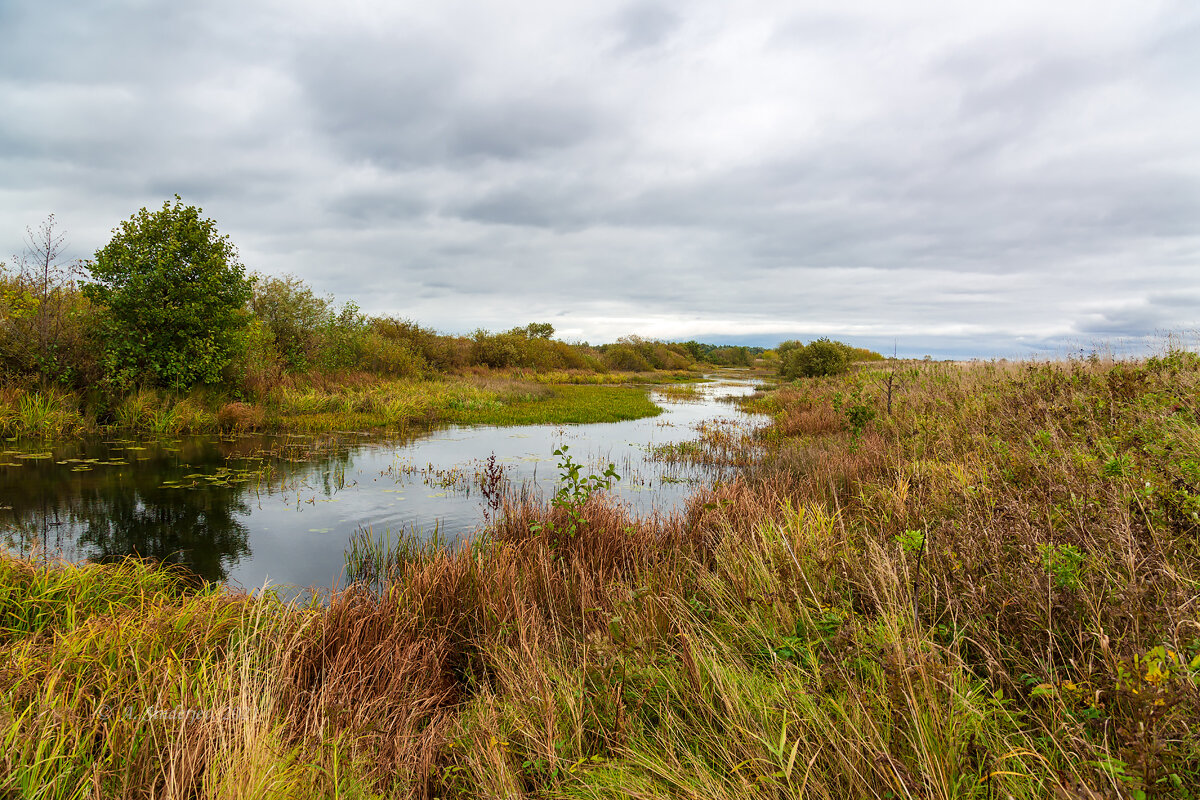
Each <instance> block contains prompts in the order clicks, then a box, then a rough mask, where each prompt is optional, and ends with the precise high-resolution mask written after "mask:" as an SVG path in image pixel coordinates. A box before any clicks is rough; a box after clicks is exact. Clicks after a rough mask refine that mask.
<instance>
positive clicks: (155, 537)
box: [0, 380, 762, 588]
mask: <svg viewBox="0 0 1200 800" xmlns="http://www.w3.org/2000/svg"><path fill="white" fill-rule="evenodd" d="M697 389H698V392H697V395H696V396H695V397H694V398H689V399H687V400H677V399H671V398H670V397H668V396H666V395H664V394H663V393H661V392H652V395H653V397H654V400H655V402H656V403H658V404H659V405H660V406H661V407H662V408H663V409H664V411H663V413H662V414H661V415H659V416H657V417H649V418H646V419H641V420H633V421H630V422H618V423H601V424H593V425H561V426H554V425H531V426H520V427H510V428H498V427H487V426H476V427H460V426H450V427H443V428H437V429H432V430H423V431H418V432H412V431H409V432H408V434H407V435H406V436H404V437H396V436H383V437H381V436H377V435H364V434H355V433H339V434H331V435H315V436H314V435H304V436H244V437H218V436H193V437H184V438H180V439H171V440H154V441H130V440H123V439H115V438H108V439H104V440H99V439H98V440H94V441H82V442H69V443H63V444H54V445H44V444H40V443H31V442H10V443H8V445H7V447H5V448H4V450H3V453H2V454H0V545H3V546H4V547H6V548H8V549H9V550H12V551H16V552H20V553H24V554H28V553H32V552H44V553H48V554H52V555H61V556H63V557H66V558H68V559H72V560H85V559H93V560H106V559H112V558H119V557H121V556H124V555H126V554H130V553H136V554H139V555H142V556H145V557H149V558H155V559H160V560H164V561H170V562H176V563H180V564H183V565H185V566H187V567H188V568H189V569H191V570H192V571H193V572H195V573H196V574H198V575H199V576H201V577H203V578H205V579H207V580H211V581H223V582H226V583H228V584H230V585H233V586H241V587H245V588H257V587H261V586H263V585H264V584H267V583H270V584H273V585H281V584H282V585H286V586H295V587H304V586H329V585H330V584H332V583H335V582H337V581H339V580H340V578H341V572H342V565H343V555H344V551H345V548H346V544H347V541H348V539H349V537H350V536H351V535H352V534H353V533H354V532H355V531H357V530H360V529H362V528H368V527H369V528H370V529H371V530H373V531H376V532H381V531H385V530H386V531H391V532H393V533H397V532H401V531H403V532H415V533H416V534H417V535H423V536H427V535H430V534H431V533H432V532H434V531H435V530H436V531H437V534H438V535H439V537H441V538H442V539H443V540H446V541H454V540H456V539H460V538H462V537H465V536H470V535H472V534H473V533H475V532H477V531H478V530H479V529H480V528H481V526H483V525H484V524H485V512H486V510H487V503H486V498H485V496H484V495H483V493H482V492H481V491H480V480H481V478H482V477H483V475H484V474H485V473H486V471H487V469H488V464H487V460H488V458H489V456H491V455H492V454H495V465H496V467H498V468H499V469H500V470H502V472H503V475H504V479H505V483H506V484H507V486H508V488H509V490H510V491H514V492H515V491H525V492H531V493H533V494H534V495H535V496H538V497H542V498H549V497H550V496H552V495H553V493H554V491H555V490H556V488H557V483H558V460H559V459H558V457H557V456H554V455H553V451H554V450H555V449H557V448H559V447H561V446H563V445H566V446H567V447H568V448H569V451H568V452H569V453H570V455H571V456H572V457H573V458H574V459H575V461H577V462H580V463H582V464H584V465H585V468H586V469H587V471H589V472H590V471H594V472H602V471H603V469H604V468H605V467H606V466H607V465H608V464H609V463H610V462H611V463H613V464H614V465H615V466H616V471H617V473H618V474H619V475H620V476H621V480H620V481H619V482H618V483H617V484H616V485H615V486H614V487H613V489H612V490H611V492H612V494H613V495H614V496H615V497H616V499H617V500H618V501H619V502H622V503H625V504H627V505H629V506H630V507H631V509H632V510H633V511H634V512H636V513H638V514H649V513H654V512H656V511H661V512H670V511H672V510H674V509H676V508H678V507H680V506H681V505H682V504H683V503H684V502H685V501H686V499H687V497H688V496H690V495H691V494H692V493H693V492H694V491H695V490H696V488H697V487H699V486H701V485H703V484H709V483H712V482H713V481H714V480H718V479H720V478H721V477H722V476H721V475H720V474H718V473H716V472H714V471H712V470H711V469H709V468H704V467H700V466H696V465H694V464H690V463H688V462H686V461H684V462H679V461H673V460H671V459H669V458H668V459H664V458H663V457H662V455H663V453H664V452H667V453H669V452H670V451H671V449H672V448H673V447H674V446H677V445H678V444H679V443H683V442H690V441H694V440H696V439H697V438H698V437H699V436H700V435H701V431H702V430H704V429H707V430H709V431H710V432H712V431H713V430H719V431H721V432H722V433H723V434H728V435H733V436H736V435H737V434H738V433H739V432H742V431H746V430H748V429H749V428H751V427H753V426H754V425H756V424H759V423H761V421H762V420H760V419H758V418H755V417H752V416H750V415H747V414H744V413H742V412H741V411H739V410H738V409H737V407H736V406H733V405H731V404H730V403H728V402H726V400H725V399H726V398H728V397H730V396H735V395H744V394H748V393H750V392H752V391H753V385H752V384H751V382H750V381H745V380H720V381H714V382H711V383H706V384H702V385H700V386H698V387H697ZM585 474H586V473H585Z"/></svg>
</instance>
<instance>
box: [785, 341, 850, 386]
mask: <svg viewBox="0 0 1200 800" xmlns="http://www.w3.org/2000/svg"><path fill="white" fill-rule="evenodd" d="M778 352H779V356H780V358H779V373H780V374H781V375H782V376H783V377H785V378H787V379H788V380H795V379H796V378H819V377H824V376H827V375H840V374H841V373H843V372H845V371H846V370H848V369H849V368H850V348H849V347H848V346H847V345H844V344H842V343H841V342H834V341H830V340H829V339H824V338H822V339H817V340H816V341H812V342H809V343H808V344H806V345H802V344H800V343H799V342H796V341H788V342H783V343H782V344H780V345H779V348H778Z"/></svg>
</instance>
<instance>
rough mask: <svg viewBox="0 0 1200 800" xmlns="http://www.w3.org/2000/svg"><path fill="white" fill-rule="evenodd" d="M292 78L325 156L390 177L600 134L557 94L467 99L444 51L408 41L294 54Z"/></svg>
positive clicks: (529, 91) (588, 113)
mask: <svg viewBox="0 0 1200 800" xmlns="http://www.w3.org/2000/svg"><path fill="white" fill-rule="evenodd" d="M297 69H298V74H299V76H300V80H301V84H302V86H303V88H304V91H305V92H306V95H307V97H308V99H309V101H310V103H311V112H310V113H311V115H312V118H313V120H314V122H315V123H316V125H317V126H318V127H319V128H320V129H321V130H323V131H324V132H325V134H326V135H327V136H328V138H329V141H330V142H331V144H332V146H333V147H335V148H336V149H338V150H339V151H340V152H342V153H344V154H345V155H346V156H348V157H351V158H362V159H368V160H370V161H373V162H377V163H379V164H382V165H384V166H385V167H388V168H392V169H405V168H412V167H415V166H418V165H422V164H428V163H430V162H438V161H451V162H453V161H455V160H457V159H472V158H495V159H502V160H516V159H522V158H526V157H530V156H535V155H537V154H538V153H541V152H543V151H546V150H556V149H562V148H567V147H571V146H573V145H576V144H578V143H580V142H582V141H585V140H586V139H588V138H589V137H590V136H592V135H594V134H595V133H596V132H597V130H598V129H599V128H600V126H601V120H600V118H599V116H598V114H597V113H596V111H594V110H593V109H592V108H590V107H589V106H588V105H587V104H586V102H585V101H584V100H583V99H582V98H579V97H577V96H574V95H573V94H572V93H571V92H570V91H569V90H567V89H565V88H562V89H553V88H552V89H545V88H541V89H533V88H529V87H523V88H521V89H519V90H516V91H511V92H509V93H507V94H504V95H500V96H489V97H486V98H475V97H473V96H472V95H471V92H470V91H469V90H468V89H467V87H465V86H464V85H463V82H464V78H465V76H464V73H463V65H462V64H461V62H460V61H459V60H458V59H457V54H456V53H455V52H454V49H453V47H452V46H451V45H449V44H448V43H444V42H440V41H436V40H433V39H429V38H420V37H417V36H415V35H412V36H398V37H384V36H374V37H367V38H366V39H365V40H359V39H354V40H348V39H343V38H336V39H332V40H321V41H319V42H317V43H314V45H313V46H312V47H311V48H303V49H302V50H301V52H299V53H298V54H297Z"/></svg>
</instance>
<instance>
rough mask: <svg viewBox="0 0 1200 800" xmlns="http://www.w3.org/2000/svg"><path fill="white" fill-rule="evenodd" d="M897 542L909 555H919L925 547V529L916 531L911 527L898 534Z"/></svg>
mask: <svg viewBox="0 0 1200 800" xmlns="http://www.w3.org/2000/svg"><path fill="white" fill-rule="evenodd" d="M895 538H896V544H898V545H900V549H901V550H903V551H904V552H905V553H906V554H907V555H910V556H915V555H918V554H919V553H920V552H921V551H922V550H924V549H925V531H914V530H912V529H911V528H910V529H908V530H906V531H904V533H898V534H896V537H895Z"/></svg>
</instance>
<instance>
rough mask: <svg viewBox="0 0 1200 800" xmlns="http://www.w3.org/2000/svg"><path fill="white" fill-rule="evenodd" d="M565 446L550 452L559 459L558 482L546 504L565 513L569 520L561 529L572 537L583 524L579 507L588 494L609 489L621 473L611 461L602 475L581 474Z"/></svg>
mask: <svg viewBox="0 0 1200 800" xmlns="http://www.w3.org/2000/svg"><path fill="white" fill-rule="evenodd" d="M569 449H570V448H569V447H567V445H565V444H564V445H563V446H562V447H560V448H558V449H557V450H555V451H554V455H556V456H558V458H559V461H558V469H559V482H560V485H559V488H558V491H557V492H556V493H555V494H554V499H553V500H551V501H550V503H551V505H553V506H554V507H555V508H560V509H562V510H563V511H564V512H565V513H566V515H567V518H568V520H569V521H568V522H567V527H566V529H565V531H564V532H565V533H566V535H567V536H568V537H572V536H574V535H575V534H576V532H577V531H578V530H579V528H580V527H582V525H583V506H584V505H585V504H586V503H587V501H588V498H590V497H591V496H592V493H593V492H596V491H599V490H601V489H611V488H612V485H613V484H614V483H616V482H617V481H619V480H621V476H620V475H618V474H617V469H616V464H613V463H611V462H610V463H609V465H608V468H607V469H606V470H604V472H603V473H602V474H600V475H596V474H595V473H592V474H591V475H587V476H584V474H583V467H582V465H580V464H577V463H576V462H575V460H574V459H573V458H571V455H570V453H569V452H568V450H569Z"/></svg>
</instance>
